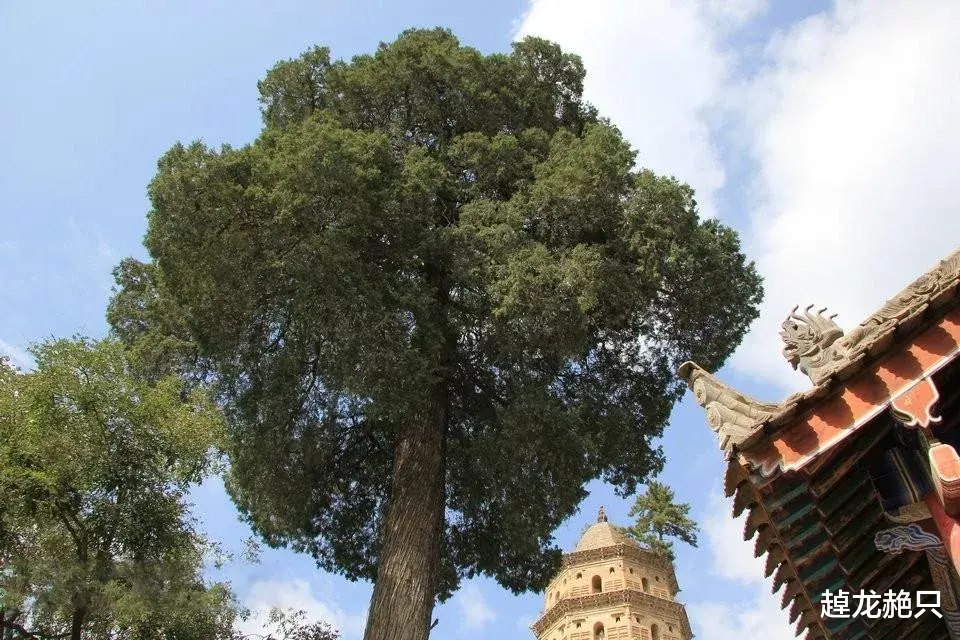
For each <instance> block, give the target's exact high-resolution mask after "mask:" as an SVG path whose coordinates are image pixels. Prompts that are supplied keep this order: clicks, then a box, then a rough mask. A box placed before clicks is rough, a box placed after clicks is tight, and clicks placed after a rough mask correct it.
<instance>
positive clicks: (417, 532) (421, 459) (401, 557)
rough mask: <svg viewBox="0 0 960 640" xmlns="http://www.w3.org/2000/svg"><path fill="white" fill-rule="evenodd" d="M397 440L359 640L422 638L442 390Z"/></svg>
mask: <svg viewBox="0 0 960 640" xmlns="http://www.w3.org/2000/svg"><path fill="white" fill-rule="evenodd" d="M431 405H432V406H431V407H430V409H429V410H428V411H426V412H425V415H424V416H422V419H420V420H416V422H415V423H414V424H411V425H409V427H408V428H407V429H406V431H405V433H404V434H403V436H402V438H401V440H400V442H399V443H398V444H397V449H396V457H395V460H394V467H393V479H392V487H391V490H390V503H389V505H388V506H387V519H386V520H387V521H386V526H385V528H384V531H383V546H382V547H381V550H380V563H379V568H378V570H377V581H376V583H375V584H374V587H373V597H372V598H371V599H370V610H369V611H368V613H367V628H366V631H365V633H364V635H363V637H364V640H427V637H428V635H429V634H430V620H431V616H432V614H433V606H434V602H435V598H436V591H437V581H438V570H439V562H440V541H441V537H442V534H443V526H444V522H445V518H444V505H445V503H446V499H445V475H446V467H445V457H446V456H445V454H446V451H445V449H446V431H447V403H446V397H445V393H444V392H442V391H441V390H439V389H438V390H437V391H435V393H434V394H433V398H432V402H431Z"/></svg>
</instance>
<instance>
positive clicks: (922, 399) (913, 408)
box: [890, 376, 941, 429]
mask: <svg viewBox="0 0 960 640" xmlns="http://www.w3.org/2000/svg"><path fill="white" fill-rule="evenodd" d="M939 399H940V392H939V391H937V386H936V385H935V384H934V383H933V380H931V379H930V377H929V376H928V377H926V378H924V379H923V380H920V381H919V382H917V384H915V385H913V386H912V387H910V389H909V390H908V391H907V392H906V393H904V394H903V395H901V396H899V397H898V398H896V399H895V400H894V401H893V402H891V403H890V413H892V414H893V417H894V418H896V419H897V420H899V421H900V422H901V423H902V424H903V426H905V427H909V428H911V429H916V428H917V427H923V428H924V429H928V428H929V427H930V425H931V424H932V423H934V422H940V420H941V418H940V416H934V415H933V405H935V404H936V403H937V400H939Z"/></svg>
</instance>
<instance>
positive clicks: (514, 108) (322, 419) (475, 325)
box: [110, 29, 761, 638]
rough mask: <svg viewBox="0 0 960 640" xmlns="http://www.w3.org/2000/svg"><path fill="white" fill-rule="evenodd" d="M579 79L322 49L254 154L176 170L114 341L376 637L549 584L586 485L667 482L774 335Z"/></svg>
mask: <svg viewBox="0 0 960 640" xmlns="http://www.w3.org/2000/svg"><path fill="white" fill-rule="evenodd" d="M583 79H584V68H583V65H582V63H581V61H580V59H579V58H578V57H577V56H575V55H571V54H569V53H564V52H563V51H561V50H560V48H559V47H557V46H556V45H554V44H552V43H549V42H546V41H544V40H540V39H536V38H528V39H525V40H523V41H521V42H518V43H516V44H514V45H513V49H512V51H511V52H510V53H505V54H493V55H483V54H481V53H479V52H478V51H476V50H474V49H471V48H468V47H463V46H461V45H460V43H459V42H458V41H457V39H456V38H455V37H454V36H453V35H452V34H451V33H449V32H448V31H445V30H440V29H436V30H412V31H408V32H405V33H403V34H402V35H401V36H400V37H399V38H398V39H397V40H396V41H394V42H392V43H385V44H381V45H380V47H379V48H378V49H377V50H376V52H375V53H374V54H372V55H360V56H356V57H355V58H353V59H352V60H351V61H331V59H330V56H329V52H328V50H327V49H324V48H315V49H312V50H310V51H308V52H306V53H304V54H303V55H302V56H301V57H299V58H297V59H294V60H288V61H284V62H281V63H279V64H277V65H276V66H275V67H274V68H273V69H271V70H270V71H269V72H268V73H267V75H266V77H265V79H264V80H263V81H262V82H261V83H260V84H259V88H260V94H261V105H262V110H263V118H264V127H263V130H262V131H261V133H260V135H259V136H258V137H257V139H256V140H255V141H254V142H253V143H251V144H249V145H246V146H243V147H240V148H233V147H229V146H223V147H220V148H219V149H214V148H210V147H208V146H206V145H205V144H203V143H200V142H193V143H190V144H186V145H184V144H179V143H178V144H175V145H174V146H173V147H172V148H171V149H170V150H169V151H168V152H167V153H165V154H164V155H163V157H162V158H161V159H160V161H159V163H158V171H157V174H156V177H155V178H154V179H153V181H152V182H151V184H150V187H149V194H150V200H151V204H152V208H151V211H150V213H149V218H148V219H149V230H148V234H147V238H146V245H147V248H148V250H149V251H150V254H151V256H152V262H150V263H148V264H137V263H135V262H131V261H127V262H125V263H124V265H122V266H121V268H120V269H118V272H117V275H118V284H119V290H118V292H117V295H116V298H115V300H114V303H113V305H112V307H111V315H110V318H111V322H112V324H113V326H114V327H115V328H116V330H117V332H118V334H120V335H122V336H123V337H124V339H125V340H126V341H127V342H128V343H130V344H136V343H141V344H146V345H147V346H145V347H141V353H143V354H144V357H145V360H146V361H150V358H154V359H155V360H154V361H156V359H159V361H163V362H165V363H166V365H165V366H168V367H174V368H175V369H177V370H178V371H180V372H181V373H183V374H185V375H189V377H190V379H191V380H193V381H202V382H203V383H205V384H212V385H215V387H216V392H217V394H218V398H219V400H220V401H221V403H222V405H223V407H224V408H225V410H226V413H227V416H228V422H229V452H230V462H231V464H230V476H229V490H230V492H231V495H232V496H233V499H234V500H235V502H236V503H237V505H238V506H239V508H240V509H241V511H242V512H243V514H244V515H245V517H246V518H247V519H248V520H249V522H250V523H251V525H252V526H253V527H254V529H255V530H256V531H258V532H259V533H260V535H262V536H263V538H264V539H265V540H266V541H267V542H268V543H270V544H273V545H289V546H292V547H293V548H295V549H297V550H300V551H305V552H307V553H310V554H312V555H313V556H314V557H315V558H316V559H317V561H318V563H319V565H320V566H321V567H323V568H325V569H329V570H335V571H339V572H341V573H343V574H345V575H346V576H348V577H350V578H354V579H356V578H366V579H371V580H375V581H376V586H375V592H374V598H373V603H372V605H371V612H370V614H369V617H368V620H369V621H370V622H369V624H370V625H371V626H370V627H368V633H367V637H368V638H388V637H390V638H393V637H397V638H400V637H403V638H425V637H426V632H427V631H426V630H427V627H428V625H429V622H430V617H429V616H430V611H431V610H432V607H433V601H434V596H435V595H439V596H440V597H444V596H446V595H448V594H450V593H451V592H452V591H453V590H454V589H455V588H456V586H457V583H458V581H459V579H460V578H462V577H464V576H473V575H477V574H486V575H491V576H494V577H496V579H497V580H499V581H500V583H501V584H503V585H504V586H506V587H508V588H510V589H512V590H514V591H521V590H524V589H529V588H540V587H543V586H544V585H545V584H546V582H547V581H548V580H549V578H550V576H551V575H552V573H553V572H554V570H555V569H556V566H557V563H558V562H559V559H560V551H559V549H557V548H556V546H555V545H554V544H553V539H552V533H551V532H552V531H553V530H554V529H555V528H556V527H557V525H559V524H560V522H562V521H563V519H564V518H566V517H567V516H569V515H571V514H572V513H573V512H574V511H575V510H576V508H577V505H578V504H579V502H580V501H581V499H582V498H583V497H584V489H583V487H584V485H585V484H586V483H587V482H589V481H590V480H592V479H594V478H598V477H601V478H603V479H604V480H606V481H608V482H610V483H612V484H613V485H615V486H616V487H617V488H618V490H619V491H621V492H622V493H623V494H625V495H628V494H630V493H633V492H634V491H635V489H636V487H637V485H638V483H640V482H643V481H644V480H645V479H646V478H647V477H648V476H649V475H650V474H653V473H655V472H657V471H658V470H659V469H660V467H661V465H662V454H661V452H660V450H659V448H658V447H657V445H656V444H655V440H656V438H657V437H658V436H659V435H660V434H661V432H662V429H663V427H664V425H665V424H666V421H667V419H668V416H669V414H670V410H671V408H672V406H673V404H674V402H675V401H676V400H677V399H678V398H679V397H680V396H681V394H682V392H683V387H682V385H681V383H680V382H679V381H678V380H677V378H676V377H675V376H674V373H673V372H674V371H675V369H676V367H677V366H678V365H679V364H680V363H681V362H682V361H684V360H687V359H694V360H696V361H698V362H701V363H703V364H704V366H707V367H710V368H714V367H719V366H720V364H721V363H722V362H723V361H724V360H725V358H726V357H727V356H728V355H729V354H730V353H731V352H732V350H733V349H734V347H735V346H736V345H737V344H738V343H739V341H740V340H741V338H742V336H743V334H744V332H745V331H746V329H747V326H748V325H749V323H750V322H751V321H752V320H753V319H754V318H755V317H756V314H757V305H758V303H759V301H760V299H761V285H760V279H759V277H758V275H757V273H756V271H755V269H754V267H753V265H752V263H749V262H748V261H747V260H746V258H745V257H744V255H743V254H742V253H741V251H740V245H739V241H738V238H737V235H736V233H735V232H734V231H732V230H731V229H729V228H727V227H725V226H724V225H723V224H721V223H720V222H718V221H716V220H702V219H700V218H699V216H698V214H697V207H696V202H695V199H694V194H693V191H692V189H690V187H688V186H687V185H685V184H683V183H681V182H679V181H677V180H675V179H672V178H666V177H662V176H657V175H655V174H653V173H652V172H650V171H646V170H637V169H636V168H635V166H634V163H635V157H636V154H635V152H634V151H633V150H631V149H630V146H629V145H628V143H627V142H626V141H625V140H624V139H623V137H622V136H621V134H620V132H619V131H618V130H617V129H616V127H614V126H613V125H612V124H610V123H609V122H607V121H606V120H604V119H602V118H601V117H599V116H598V114H597V113H596V110H595V109H593V108H592V107H591V106H589V105H588V104H587V103H586V102H585V101H584V99H583V96H582V94H583ZM651 99H654V98H651ZM638 108H642V105H638ZM170 336H174V337H173V338H171V337H170ZM181 338H183V340H181ZM164 359H166V360H164ZM150 366H151V367H152V366H154V365H150ZM158 366H159V365H158ZM154 368H156V367H154ZM160 368H161V369H162V367H160ZM387 618H389V624H390V627H391V630H387V624H386V623H384V622H383V621H384V620H386V619H387Z"/></svg>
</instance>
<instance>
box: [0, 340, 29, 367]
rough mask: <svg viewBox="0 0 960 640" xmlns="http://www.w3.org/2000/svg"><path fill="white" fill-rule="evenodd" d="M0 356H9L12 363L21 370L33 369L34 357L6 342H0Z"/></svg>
mask: <svg viewBox="0 0 960 640" xmlns="http://www.w3.org/2000/svg"><path fill="white" fill-rule="evenodd" d="M0 355H5V356H7V357H8V358H9V359H10V362H11V363H13V364H14V365H16V366H17V367H19V368H21V369H30V368H32V367H33V357H32V356H31V355H30V354H29V353H27V352H26V351H25V350H24V349H21V348H20V347H18V346H16V345H12V344H10V343H9V342H6V341H4V340H0Z"/></svg>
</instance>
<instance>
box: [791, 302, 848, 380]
mask: <svg viewBox="0 0 960 640" xmlns="http://www.w3.org/2000/svg"><path fill="white" fill-rule="evenodd" d="M798 308H799V307H794V308H793V310H792V311H791V312H790V315H789V316H787V319H786V320H784V321H783V324H781V325H780V328H781V330H780V337H781V338H782V339H783V344H784V347H783V355H784V357H785V358H786V359H787V362H789V363H790V364H791V366H793V368H794V369H797V368H799V369H800V371H802V372H803V373H805V374H807V375H808V376H810V378H811V379H814V378H816V377H817V372H818V371H819V370H821V369H823V368H824V367H825V366H828V365H829V364H831V363H832V361H833V360H834V359H835V358H834V356H835V354H834V350H833V349H831V347H832V346H833V344H834V343H835V342H836V341H837V340H839V339H840V338H842V337H843V329H841V328H840V326H839V325H838V324H837V323H836V322H834V321H833V319H834V318H835V317H836V314H833V315H832V316H825V315H823V313H824V311H826V308H824V309H820V310H819V311H816V312H813V311H811V309H813V305H810V306H809V307H807V308H806V309H804V311H803V313H797V309H798Z"/></svg>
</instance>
